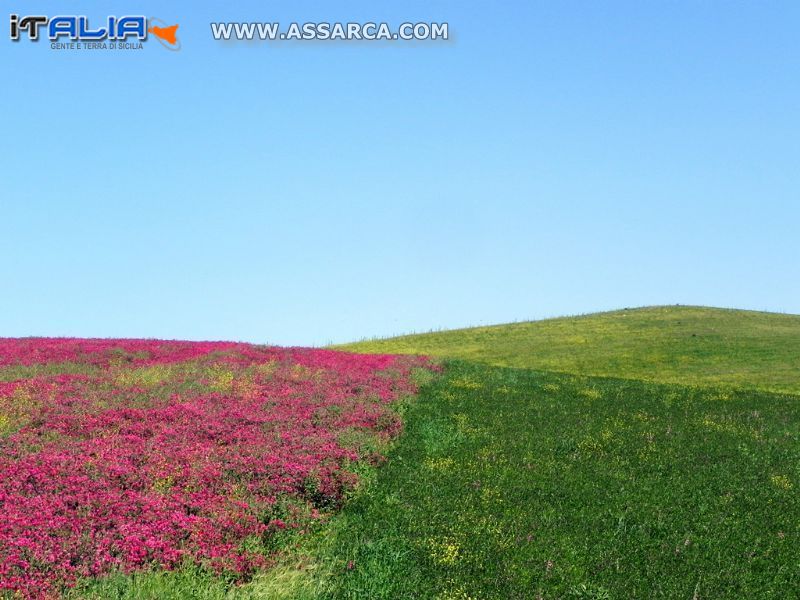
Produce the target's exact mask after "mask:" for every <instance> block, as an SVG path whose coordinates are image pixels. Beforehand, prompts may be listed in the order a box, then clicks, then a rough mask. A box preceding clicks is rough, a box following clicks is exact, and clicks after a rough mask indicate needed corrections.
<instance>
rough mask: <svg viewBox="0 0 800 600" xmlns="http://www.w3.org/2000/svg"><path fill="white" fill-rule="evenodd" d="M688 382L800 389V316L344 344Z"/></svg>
mask: <svg viewBox="0 0 800 600" xmlns="http://www.w3.org/2000/svg"><path fill="white" fill-rule="evenodd" d="M337 348H339V349H343V350H349V351H355V352H389V353H401V354H426V355H430V356H437V357H446V358H460V359H464V360H469V361H475V362H481V363H485V364H489V365H494V366H507V367H519V368H528V369H537V370H542V371H553V372H562V373H575V374H580V375H599V376H608V377H621V378H629V379H640V380H646V381H657V382H665V383H683V384H687V383H688V384H715V385H732V386H737V387H746V388H759V389H763V390H770V391H776V392H800V316H798V315H786V314H776V313H766V312H755V311H744V310H729V309H719V308H705V307H695V306H658V307H647V308H637V309H625V310H618V311H613V312H606V313H597V314H590V315H585V316H577V317H562V318H556V319H547V320H542V321H531V322H523V323H510V324H506V325H494V326H488V327H474V328H468V329H457V330H449V331H440V332H432V333H423V334H414V335H404V336H400V337H393V338H388V339H376V340H366V341H361V342H356V343H353V344H346V345H341V346H337Z"/></svg>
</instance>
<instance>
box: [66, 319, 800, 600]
mask: <svg viewBox="0 0 800 600" xmlns="http://www.w3.org/2000/svg"><path fill="white" fill-rule="evenodd" d="M346 348H347V349H351V350H358V351H369V352H377V351H380V352H405V353H423V354H431V355H434V356H440V357H443V365H444V370H443V373H442V374H441V375H438V376H433V377H431V379H430V381H428V382H427V383H426V384H425V385H423V387H422V388H421V390H420V394H419V396H418V397H417V398H416V400H414V401H413V402H411V403H410V404H409V405H408V406H407V407H405V412H404V415H403V416H404V420H405V424H406V425H405V427H406V429H405V433H404V434H403V436H402V437H401V438H400V440H399V441H398V442H397V443H396V444H395V446H394V447H393V449H392V450H391V451H390V453H389V459H388V461H387V463H386V464H384V465H383V466H381V467H379V468H377V469H372V470H370V471H369V472H366V473H365V475H366V477H365V482H366V483H365V485H364V486H363V487H362V488H361V489H360V490H359V491H358V492H357V493H356V494H355V495H354V496H353V497H352V498H351V499H350V501H349V502H348V503H347V504H346V505H345V508H344V510H343V511H342V512H341V513H340V514H339V515H337V516H336V517H334V518H333V519H332V520H331V521H330V522H329V523H327V524H326V525H324V526H323V527H322V528H321V529H320V530H319V531H318V532H316V534H315V535H314V536H311V537H306V538H305V539H303V540H294V539H286V540H283V541H281V544H283V546H284V548H286V549H287V552H286V555H285V556H286V560H285V563H284V564H281V565H280V566H279V567H278V568H277V569H274V570H272V571H268V572H265V573H263V574H261V575H259V576H258V577H256V578H255V579H254V580H253V581H252V582H250V583H248V584H245V585H243V586H231V585H229V584H227V583H226V582H224V581H221V580H220V579H218V578H216V577H214V576H213V575H211V574H209V573H206V572H202V571H198V570H197V569H196V568H192V569H187V570H183V571H177V572H173V573H159V572H154V573H147V574H138V575H120V576H118V577H115V578H110V579H106V580H103V581H101V582H87V583H86V585H85V586H83V587H80V588H78V589H77V590H76V591H75V593H74V595H75V597H81V598H86V597H91V598H97V599H99V598H118V599H130V600H133V599H135V598H152V599H156V598H158V599H179V598H189V597H191V598H204V599H207V600H210V599H220V600H222V599H223V598H225V599H244V598H247V599H250V598H253V599H255V598H275V599H278V598H281V599H283V598H286V599H289V598H291V599H297V600H319V599H351V600H355V599H385V600H389V599H392V600H394V599H406V598H407V599H437V600H456V599H458V600H469V599H472V600H478V599H504V600H505V599H528V598H531V599H537V598H543V599H545V598H546V599H556V598H575V599H612V598H615V599H616V598H618V599H630V598H669V599H671V598H686V599H687V600H688V599H695V600H700V599H717V598H731V599H733V598H736V599H738V598H793V597H798V595H799V594H800V592H799V590H800V494H799V493H798V490H800V317H797V316H788V315H777V314H767V313H756V312H746V311H729V310H718V309H708V308H692V307H668V308H667V307H664V308H648V309H637V310H626V311H617V312H613V313H604V314H598V315H589V316H585V317H575V318H562V319H553V320H548V321H540V322H534V323H519V324H513V325H500V326H496V327H483V328H476V329H467V330H460V331H450V332H441V333H432V334H424V335H414V336H404V337H400V338H394V339H388V340H377V341H370V342H360V343H357V344H353V345H350V346H347V347H346Z"/></svg>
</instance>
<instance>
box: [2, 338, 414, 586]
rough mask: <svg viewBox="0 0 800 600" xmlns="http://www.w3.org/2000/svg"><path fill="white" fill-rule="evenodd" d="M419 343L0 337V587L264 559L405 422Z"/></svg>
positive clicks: (240, 572) (325, 506) (325, 510)
mask: <svg viewBox="0 0 800 600" xmlns="http://www.w3.org/2000/svg"><path fill="white" fill-rule="evenodd" d="M420 367H423V368H425V367H429V365H428V363H427V361H425V360H424V359H419V358H413V357H396V356H388V355H358V354H346V353H340V352H333V351H328V350H309V349H295V348H290V349H282V348H274V347H264V346H254V345H249V344H237V343H205V342H202V343H201V342H165V341H153V340H81V339H42V338H36V339H2V338H0V595H2V594H3V591H6V592H8V591H10V592H11V593H16V594H17V595H20V596H22V597H28V598H40V597H54V596H55V597H57V596H58V595H59V590H62V589H63V588H64V587H65V586H70V585H73V584H74V583H75V582H76V581H77V580H78V579H80V578H87V577H97V576H101V575H103V574H106V573H109V572H111V571H115V570H120V571H123V572H128V571H132V570H136V569H144V568H152V567H157V568H165V569H171V568H175V567H178V566H179V565H181V564H183V563H184V562H187V561H188V562H192V563H195V564H200V565H204V566H207V567H208V568H210V569H213V570H215V571H217V572H220V573H225V574H227V575H229V576H232V577H236V578H246V577H247V576H248V575H249V574H250V573H252V571H253V570H254V569H256V568H259V567H266V566H269V564H270V557H271V556H272V555H274V552H275V551H276V548H275V545H274V544H272V543H271V540H272V539H273V538H274V537H275V534H276V532H280V531H283V530H287V529H294V530H296V531H298V532H301V531H303V530H304V528H306V527H308V526H309V525H310V524H312V523H313V522H315V521H316V520H319V519H321V518H323V517H324V516H325V515H326V514H329V513H330V512H332V511H333V510H335V509H336V508H337V507H338V506H339V505H340V504H341V502H342V500H343V499H344V497H345V495H346V494H347V493H348V491H350V490H352V489H354V488H355V486H356V485H357V483H358V479H357V475H356V474H355V471H356V469H354V468H353V467H354V465H355V463H357V462H358V461H371V462H376V461H379V460H380V459H381V449H382V448H383V447H385V445H386V443H387V442H388V441H390V440H391V439H392V438H393V437H394V436H396V435H397V434H398V433H399V432H400V430H401V428H402V423H401V421H400V419H399V417H398V416H397V414H396V413H395V411H394V410H393V407H392V404H393V403H395V402H396V401H398V400H399V399H401V398H402V397H404V396H408V395H410V394H413V393H414V392H415V391H416V390H415V386H414V384H413V383H412V380H411V373H412V370H413V369H415V368H420Z"/></svg>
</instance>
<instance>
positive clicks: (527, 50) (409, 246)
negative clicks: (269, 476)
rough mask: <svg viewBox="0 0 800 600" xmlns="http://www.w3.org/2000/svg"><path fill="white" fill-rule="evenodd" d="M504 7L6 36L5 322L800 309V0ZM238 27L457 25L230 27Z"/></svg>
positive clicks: (46, 324) (277, 334)
mask: <svg viewBox="0 0 800 600" xmlns="http://www.w3.org/2000/svg"><path fill="white" fill-rule="evenodd" d="M499 4H501V3H490V2H481V3H477V2H465V1H463V0H462V1H459V2H456V1H444V0H442V1H438V2H430V1H425V2H421V1H420V2H394V1H391V2H374V1H370V2H362V1H350V2H337V3H334V2H330V1H327V2H321V1H320V2H303V1H296V0H295V1H292V2H288V1H286V2H269V3H267V2H236V3H223V2H205V3H199V2H172V3H170V4H169V8H165V6H164V3H156V2H136V3H133V2H128V3H126V2H118V1H112V2H107V3H103V6H102V7H99V5H98V4H97V3H94V2H92V3H88V2H74V3H72V4H71V5H70V8H69V11H70V12H72V13H74V14H86V15H88V16H90V17H96V18H97V19H102V18H104V17H105V16H106V15H108V14H116V15H122V14H145V15H148V16H157V17H160V18H161V19H163V20H164V21H166V22H169V23H172V22H178V23H179V24H180V28H179V30H178V33H179V36H180V38H181V40H182V44H183V48H182V50H181V51H180V52H167V51H165V50H164V49H162V48H161V47H160V46H158V45H157V44H156V43H155V42H154V41H153V42H148V43H147V44H146V47H145V48H144V49H143V50H141V51H139V52H122V53H114V52H102V51H81V52H74V51H73V52H68V51H55V50H51V49H50V48H49V45H48V44H47V43H46V42H40V43H38V44H32V43H29V42H20V43H12V42H10V41H9V40H8V37H7V36H4V37H3V39H2V42H0V66H2V73H3V74H4V77H5V82H6V83H5V85H4V86H3V90H2V94H0V109H1V110H0V112H1V113H2V115H3V116H4V124H3V134H2V135H1V136H0V158H1V159H2V161H1V162H0V164H1V165H2V166H1V167H0V177H2V190H3V191H2V194H0V281H2V292H1V293H0V336H23V335H67V336H102V337H106V336H123V337H163V338H185V339H233V340H247V341H255V342H271V343H279V344H298V345H308V344H324V343H327V342H331V341H334V342H339V341H346V340H351V339H358V338H362V337H369V336H375V335H388V334H393V333H401V332H408V331H415V330H416V331H422V330H428V329H431V328H439V327H457V326H466V325H473V324H485V323H494V322H504V321H510V320H521V319H530V318H540V317H546V316H554V315H562V314H573V313H581V312H590V311H595V310H602V309H611V308H621V307H626V306H637V305H646V304H669V303H688V304H706V305H717V306H731V307H742V308H752V309H764V310H775V311H786V312H794V313H800V234H798V224H800V171H799V170H798V165H800V110H798V107H799V106H800V84H799V83H798V82H799V81H800V37H798V35H797V28H798V24H799V23H800V4H798V3H796V2H769V3H746V2H703V3H700V2H694V1H691V2H678V1H669V2H667V1H663V2H603V3H598V2H588V1H587V2H529V1H524V2H523V1H514V2H505V3H502V5H499ZM6 8H7V11H8V12H11V11H17V12H20V13H22V14H37V13H42V14H48V15H51V16H52V15H55V14H60V13H63V12H64V11H65V9H63V8H59V5H58V4H57V3H47V2H28V1H26V2H24V3H23V2H17V5H16V6H14V5H13V3H12V5H7V6H6ZM3 18H4V19H7V18H8V17H7V14H6V16H4V17H3ZM232 20H246V21H280V22H282V23H288V22H290V21H299V22H304V21H387V22H390V23H392V24H399V23H402V22H405V21H447V22H449V24H450V32H451V35H452V37H453V39H451V40H450V41H449V42H447V43H437V44H431V43H411V44H408V43H395V44H388V43H383V44H370V43H356V44H353V43H342V42H339V43H336V44H323V43H297V42H294V43H285V42H284V43H283V44H271V45H270V44H225V43H222V42H215V41H214V40H213V39H212V38H211V34H210V28H209V22H211V21H232ZM4 27H6V28H7V27H8V25H7V24H6V25H5V26H4ZM6 31H7V29H6Z"/></svg>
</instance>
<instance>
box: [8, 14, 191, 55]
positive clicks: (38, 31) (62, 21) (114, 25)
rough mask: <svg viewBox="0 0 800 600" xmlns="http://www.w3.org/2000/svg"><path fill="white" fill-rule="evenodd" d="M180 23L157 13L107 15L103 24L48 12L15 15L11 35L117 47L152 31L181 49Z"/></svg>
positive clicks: (168, 44)
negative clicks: (160, 17)
mask: <svg viewBox="0 0 800 600" xmlns="http://www.w3.org/2000/svg"><path fill="white" fill-rule="evenodd" d="M177 31H178V25H177V24H175V25H167V24H166V23H164V21H162V20H161V19H157V18H155V17H150V18H149V19H148V18H147V17H143V16H132V15H126V16H123V17H116V16H110V17H107V18H106V20H105V21H103V22H102V24H97V25H95V24H93V23H90V22H89V18H88V17H86V16H83V15H81V16H78V15H59V16H56V17H47V16H44V15H28V16H24V17H21V16H20V15H15V14H12V15H11V26H10V35H11V40H12V41H14V42H18V41H20V40H21V39H22V38H23V37H26V38H27V39H29V40H30V41H33V42H36V41H38V40H39V38H40V37H46V38H47V39H48V40H49V41H50V42H51V44H53V45H54V44H57V43H59V42H72V43H80V42H86V43H92V42H93V43H94V44H93V45H92V46H86V47H97V46H98V45H102V46H105V45H106V44H111V47H112V48H113V47H116V46H117V45H118V44H119V43H124V44H127V45H132V44H133V45H137V46H138V47H141V44H142V43H143V42H145V41H147V39H148V34H153V37H155V38H156V39H157V40H158V42H159V43H160V44H161V45H162V46H164V47H165V48H166V49H167V50H180V48H181V42H180V40H179V39H178V36H177Z"/></svg>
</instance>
